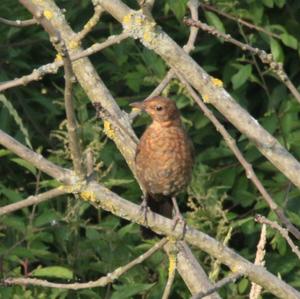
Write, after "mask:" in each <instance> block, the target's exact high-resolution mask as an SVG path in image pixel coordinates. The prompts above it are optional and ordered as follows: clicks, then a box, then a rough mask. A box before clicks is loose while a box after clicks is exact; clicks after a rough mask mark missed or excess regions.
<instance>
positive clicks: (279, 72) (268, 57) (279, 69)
mask: <svg viewBox="0 0 300 299" xmlns="http://www.w3.org/2000/svg"><path fill="white" fill-rule="evenodd" d="M183 22H184V23H185V24H186V25H188V26H195V27H198V28H200V29H201V30H203V31H206V32H208V33H209V34H212V35H214V36H216V37H218V38H222V39H224V40H225V41H226V42H229V43H232V44H234V45H235V46H237V47H239V48H241V49H242V50H243V51H249V52H251V53H253V54H255V55H257V56H258V57H259V59H260V60H261V61H262V62H263V63H264V64H267V65H269V67H270V70H271V71H272V72H273V73H274V74H275V75H276V76H277V78H278V79H279V80H280V81H281V82H282V83H283V84H284V85H285V86H286V87H287V88H288V89H289V90H290V92H291V93H292V95H293V96H294V97H295V99H296V100H297V101H298V102H299V103H300V93H299V91H298V90H297V88H296V87H295V85H294V84H293V83H292V81H291V80H290V79H289V77H288V75H287V74H286V72H285V71H284V69H283V65H282V63H280V62H276V61H275V60H274V58H273V55H272V54H268V53H267V52H266V51H264V50H260V49H258V48H254V47H252V46H250V45H248V44H245V43H242V42H240V41H238V40H236V39H234V38H233V37H231V35H230V34H225V33H223V32H221V31H219V30H217V29H216V28H215V27H212V26H208V25H207V24H205V23H203V22H201V21H196V20H193V19H188V18H185V19H184V21H183Z"/></svg>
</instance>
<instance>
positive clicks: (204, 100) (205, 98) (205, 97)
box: [202, 94, 209, 103]
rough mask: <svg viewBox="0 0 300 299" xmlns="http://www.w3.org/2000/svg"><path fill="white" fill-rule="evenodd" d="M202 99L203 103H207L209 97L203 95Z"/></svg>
mask: <svg viewBox="0 0 300 299" xmlns="http://www.w3.org/2000/svg"><path fill="white" fill-rule="evenodd" d="M202 99H203V102H204V103H209V96H208V95H206V94H204V95H203V96H202Z"/></svg>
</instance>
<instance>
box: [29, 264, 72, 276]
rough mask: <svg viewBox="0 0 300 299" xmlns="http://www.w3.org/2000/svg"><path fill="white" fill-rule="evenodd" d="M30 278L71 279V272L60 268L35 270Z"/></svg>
mask: <svg viewBox="0 0 300 299" xmlns="http://www.w3.org/2000/svg"><path fill="white" fill-rule="evenodd" d="M32 276H36V277H55V278H61V279H73V276H74V275H73V272H72V271H71V270H69V269H67V268H64V267H60V266H52V267H45V268H37V269H35V270H33V271H32Z"/></svg>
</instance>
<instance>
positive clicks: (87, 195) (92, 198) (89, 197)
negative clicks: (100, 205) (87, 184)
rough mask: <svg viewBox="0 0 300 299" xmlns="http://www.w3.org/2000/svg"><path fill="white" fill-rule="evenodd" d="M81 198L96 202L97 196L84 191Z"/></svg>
mask: <svg viewBox="0 0 300 299" xmlns="http://www.w3.org/2000/svg"><path fill="white" fill-rule="evenodd" d="M80 196H81V197H82V199H83V200H86V201H91V202H95V201H96V195H95V193H94V192H90V191H83V192H81V193H80Z"/></svg>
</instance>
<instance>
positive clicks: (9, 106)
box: [0, 94, 32, 149]
mask: <svg viewBox="0 0 300 299" xmlns="http://www.w3.org/2000/svg"><path fill="white" fill-rule="evenodd" d="M0 103H2V104H3V105H4V107H5V108H6V109H7V110H8V112H9V114H10V115H11V116H12V117H13V119H14V120H15V122H16V124H17V125H18V126H19V129H20V131H21V132H22V133H23V135H24V138H25V143H26V144H27V145H28V147H30V148H31V149H32V145H31V142H30V139H29V134H28V131H27V129H26V128H25V126H24V124H23V120H22V118H21V117H20V116H19V114H18V111H17V110H16V109H15V108H14V106H13V105H12V104H11V102H10V101H9V100H8V99H7V98H6V97H5V96H4V95H3V94H0Z"/></svg>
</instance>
